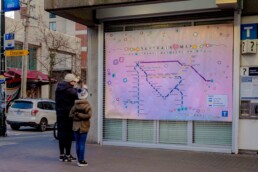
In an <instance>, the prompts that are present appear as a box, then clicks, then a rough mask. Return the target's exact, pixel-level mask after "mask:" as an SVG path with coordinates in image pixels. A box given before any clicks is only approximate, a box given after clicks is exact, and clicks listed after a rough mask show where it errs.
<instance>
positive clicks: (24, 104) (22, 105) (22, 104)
mask: <svg viewBox="0 0 258 172" xmlns="http://www.w3.org/2000/svg"><path fill="white" fill-rule="evenodd" d="M32 107H33V103H32V102H29V101H15V102H14V103H13V105H12V108H17V109H32Z"/></svg>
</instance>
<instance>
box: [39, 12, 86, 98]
mask: <svg viewBox="0 0 258 172" xmlns="http://www.w3.org/2000/svg"><path fill="white" fill-rule="evenodd" d="M37 30H38V34H37V36H36V40H37V41H39V42H40V43H41V44H42V46H44V47H45V50H46V51H45V52H46V53H42V55H41V57H38V58H37V61H38V62H39V63H40V64H41V67H42V68H44V70H45V71H47V72H48V77H49V96H50V97H49V98H52V94H51V92H52V88H53V82H52V79H53V71H54V69H55V67H57V66H58V65H59V64H61V63H63V62H66V61H67V58H60V57H59V56H60V55H63V56H69V57H70V61H71V64H70V65H71V70H72V72H73V73H74V74H76V75H78V76H79V74H80V70H79V69H80V59H81V58H80V54H79V52H80V49H79V48H80V47H79V46H78V45H80V41H79V40H77V42H74V37H70V36H67V35H64V34H61V33H58V32H56V31H52V30H49V29H48V26H47V25H46V24H45V23H44V21H43V19H42V17H41V16H39V17H38V26H37ZM71 39H73V41H71ZM76 45H77V46H76ZM58 57H59V58H58Z"/></svg>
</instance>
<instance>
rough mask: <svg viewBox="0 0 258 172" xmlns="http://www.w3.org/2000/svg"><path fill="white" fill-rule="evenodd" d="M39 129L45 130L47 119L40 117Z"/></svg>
mask: <svg viewBox="0 0 258 172" xmlns="http://www.w3.org/2000/svg"><path fill="white" fill-rule="evenodd" d="M39 130H40V131H46V130H47V119H46V118H42V119H41V120H40V123H39Z"/></svg>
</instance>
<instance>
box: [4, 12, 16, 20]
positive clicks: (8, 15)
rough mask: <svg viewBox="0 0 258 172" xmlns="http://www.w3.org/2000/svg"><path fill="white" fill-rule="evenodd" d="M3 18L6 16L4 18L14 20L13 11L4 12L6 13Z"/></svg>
mask: <svg viewBox="0 0 258 172" xmlns="http://www.w3.org/2000/svg"><path fill="white" fill-rule="evenodd" d="M5 16H6V17H10V18H14V12H13V11H10V12H6V13H5Z"/></svg>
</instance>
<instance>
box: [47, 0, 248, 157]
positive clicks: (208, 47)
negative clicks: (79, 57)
mask: <svg viewBox="0 0 258 172" xmlns="http://www.w3.org/2000/svg"><path fill="white" fill-rule="evenodd" d="M56 2H57V1H54V0H52V1H50V0H49V1H48V0H45V9H46V10H47V11H51V12H54V13H56V14H57V15H60V16H63V17H66V18H70V19H73V20H75V21H77V22H80V23H82V24H85V25H87V26H88V28H89V29H88V35H89V37H88V43H89V46H88V57H89V58H88V76H87V80H88V83H87V84H88V86H89V90H90V98H89V99H90V101H91V103H92V104H93V106H94V112H95V113H94V114H96V115H95V116H94V117H93V119H92V126H93V127H92V130H91V132H90V134H89V138H90V139H89V140H90V141H91V142H97V143H100V144H105V145H119V146H136V147H149V148H165V149H178V150H198V151H209V152H227V153H232V152H233V153H238V152H239V150H240V149H241V146H242V145H244V144H245V141H242V140H241V139H242V134H241V132H239V131H240V130H241V131H244V129H245V128H246V127H244V126H243V125H242V123H243V122H241V120H240V119H239V109H240V72H241V71H240V69H241V68H240V66H241V48H240V46H239V45H241V39H240V34H241V18H242V13H241V12H242V5H243V4H242V3H241V2H239V1H219V0H217V1H207V0H191V1H148V3H146V1H145V2H144V1H137V2H136V1H123V2H122V1H119V2H113V3H108V2H107V3H104V4H103V3H102V4H99V3H98V1H90V2H91V4H89V3H90V2H89V1H87V2H83V1H80V3H79V2H78V4H76V3H73V4H72V5H71V4H70V5H69V3H68V2H67V3H65V2H64V3H62V5H61V4H59V3H60V1H58V2H59V3H58V4H56ZM53 4H54V5H55V6H52V5H53ZM85 9H88V10H85ZM83 10H85V15H83V16H82V17H77V18H76V15H72V14H76V13H79V12H80V11H83ZM69 12H70V15H69V14H68V13H69ZM83 14H84V13H83ZM93 14H94V15H93ZM247 66H248V64H247ZM245 120H248V119H245ZM245 122H246V121H245ZM246 125H248V124H246ZM240 127H243V128H240ZM244 149H249V147H248V146H247V148H244Z"/></svg>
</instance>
